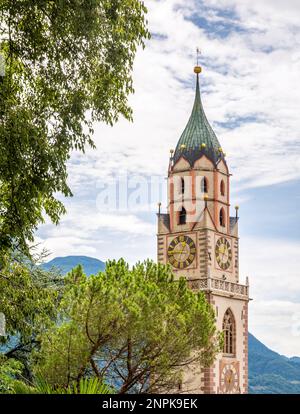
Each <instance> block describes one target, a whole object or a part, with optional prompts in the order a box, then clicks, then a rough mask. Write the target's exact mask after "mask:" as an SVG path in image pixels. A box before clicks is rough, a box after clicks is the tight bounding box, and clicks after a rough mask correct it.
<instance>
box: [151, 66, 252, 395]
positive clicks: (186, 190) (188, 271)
mask: <svg viewBox="0 0 300 414" xmlns="http://www.w3.org/2000/svg"><path fill="white" fill-rule="evenodd" d="M194 72H195V74H196V94H195V101H194V106H193V109H192V113H191V116H190V119H189V121H188V123H187V125H186V127H185V129H184V131H183V133H182V135H181V137H180V139H179V141H178V143H177V146H176V149H175V151H171V155H170V162H169V169H168V208H167V213H162V212H161V211H159V213H158V235H157V252H158V261H159V262H161V263H170V264H171V265H172V267H173V269H174V273H175V274H176V275H178V276H184V277H186V278H187V280H188V283H189V285H190V287H191V289H194V290H202V291H204V292H205V294H206V296H207V300H208V301H209V302H210V303H211V305H212V306H213V308H214V310H215V315H216V324H217V328H218V330H222V331H223V332H224V349H223V352H222V353H220V354H219V355H218V357H217V359H216V360H215V363H214V364H213V365H212V366H211V367H210V368H203V369H201V371H199V370H198V371H197V370H194V369H192V367H191V368H190V369H187V370H186V372H185V373H184V375H183V382H182V384H180V386H179V389H178V392H182V393H247V391H248V301H249V295H248V293H249V292H248V290H249V286H248V280H246V283H245V284H241V283H240V281H239V237H238V207H236V211H235V215H234V216H233V217H231V216H230V173H229V169H228V166H227V163H226V159H225V153H224V152H223V150H222V147H221V145H220V143H219V141H218V138H217V137H216V135H215V133H214V131H213V130H212V128H211V126H210V124H209V123H208V120H207V118H206V115H205V113H204V110H203V106H202V102H201V97H200V86H199V77H200V73H201V67H200V66H196V67H195V69H194Z"/></svg>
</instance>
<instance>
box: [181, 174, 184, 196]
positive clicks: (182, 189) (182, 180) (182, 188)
mask: <svg viewBox="0 0 300 414" xmlns="http://www.w3.org/2000/svg"><path fill="white" fill-rule="evenodd" d="M181 194H184V178H181Z"/></svg>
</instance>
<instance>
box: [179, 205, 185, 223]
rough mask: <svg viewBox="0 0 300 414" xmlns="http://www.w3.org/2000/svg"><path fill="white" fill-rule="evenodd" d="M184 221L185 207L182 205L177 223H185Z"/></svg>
mask: <svg viewBox="0 0 300 414" xmlns="http://www.w3.org/2000/svg"><path fill="white" fill-rule="evenodd" d="M185 223H186V209H185V208H184V207H182V209H181V210H180V212H179V224H185Z"/></svg>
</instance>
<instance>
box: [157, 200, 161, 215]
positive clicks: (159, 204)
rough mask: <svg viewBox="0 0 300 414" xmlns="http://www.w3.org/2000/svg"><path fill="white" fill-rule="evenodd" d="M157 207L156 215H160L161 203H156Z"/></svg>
mask: <svg viewBox="0 0 300 414" xmlns="http://www.w3.org/2000/svg"><path fill="white" fill-rule="evenodd" d="M157 205H158V214H160V208H161V202H159V203H157Z"/></svg>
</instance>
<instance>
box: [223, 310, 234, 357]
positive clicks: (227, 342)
mask: <svg viewBox="0 0 300 414" xmlns="http://www.w3.org/2000/svg"><path fill="white" fill-rule="evenodd" d="M235 329H236V328H235V320H234V316H233V313H232V311H231V310H230V309H227V311H226V312H225V315H224V318H223V333H224V349H223V352H224V354H227V355H234V354H235V337H236V332H235Z"/></svg>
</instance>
